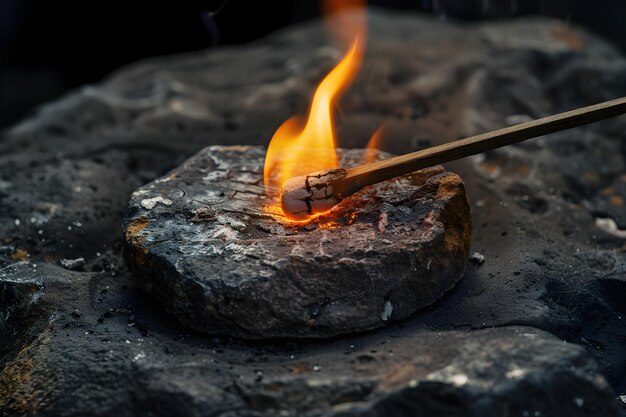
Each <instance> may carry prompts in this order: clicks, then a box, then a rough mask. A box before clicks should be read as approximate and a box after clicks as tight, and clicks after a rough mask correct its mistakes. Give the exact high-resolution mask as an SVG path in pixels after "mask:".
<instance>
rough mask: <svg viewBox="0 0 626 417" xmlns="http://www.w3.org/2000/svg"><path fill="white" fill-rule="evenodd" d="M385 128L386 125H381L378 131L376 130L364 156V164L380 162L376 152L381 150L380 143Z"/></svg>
mask: <svg viewBox="0 0 626 417" xmlns="http://www.w3.org/2000/svg"><path fill="white" fill-rule="evenodd" d="M384 126H385V125H381V126H380V127H379V128H378V129H376V132H374V134H373V135H372V137H371V138H370V140H369V142H367V146H366V147H365V153H364V154H363V163H364V164H369V163H371V162H376V161H377V160H378V158H377V156H376V152H374V151H377V150H379V149H380V142H381V140H382V136H383V128H384Z"/></svg>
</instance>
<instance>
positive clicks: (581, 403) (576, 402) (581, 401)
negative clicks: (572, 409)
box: [574, 398, 585, 408]
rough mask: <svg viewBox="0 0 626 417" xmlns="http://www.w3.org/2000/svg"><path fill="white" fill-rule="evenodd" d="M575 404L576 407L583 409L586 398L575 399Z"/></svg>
mask: <svg viewBox="0 0 626 417" xmlns="http://www.w3.org/2000/svg"><path fill="white" fill-rule="evenodd" d="M574 404H576V407H578V408H582V406H583V405H584V404H585V399H584V398H574Z"/></svg>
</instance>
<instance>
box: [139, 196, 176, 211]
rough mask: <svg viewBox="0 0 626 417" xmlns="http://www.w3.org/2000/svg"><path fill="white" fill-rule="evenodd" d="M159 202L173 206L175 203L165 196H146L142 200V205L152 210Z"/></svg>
mask: <svg viewBox="0 0 626 417" xmlns="http://www.w3.org/2000/svg"><path fill="white" fill-rule="evenodd" d="M158 203H161V204H163V205H164V206H171V205H172V204H173V202H172V200H170V199H169V198H163V197H161V196H157V197H152V198H144V199H143V200H141V207H143V208H145V209H146V210H152V209H153V208H154V207H156V205H157V204H158Z"/></svg>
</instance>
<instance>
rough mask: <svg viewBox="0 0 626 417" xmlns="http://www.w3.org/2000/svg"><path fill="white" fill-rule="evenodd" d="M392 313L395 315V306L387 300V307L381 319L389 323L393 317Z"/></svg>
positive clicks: (384, 308)
mask: <svg viewBox="0 0 626 417" xmlns="http://www.w3.org/2000/svg"><path fill="white" fill-rule="evenodd" d="M391 313H393V304H391V301H389V300H387V301H385V306H384V307H383V314H381V315H380V318H381V319H382V320H383V321H387V320H389V318H390V317H391Z"/></svg>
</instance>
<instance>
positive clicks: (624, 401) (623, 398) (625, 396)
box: [619, 395, 626, 404]
mask: <svg viewBox="0 0 626 417" xmlns="http://www.w3.org/2000/svg"><path fill="white" fill-rule="evenodd" d="M619 399H620V401H621V402H623V403H624V404H626V395H620V396H619Z"/></svg>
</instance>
